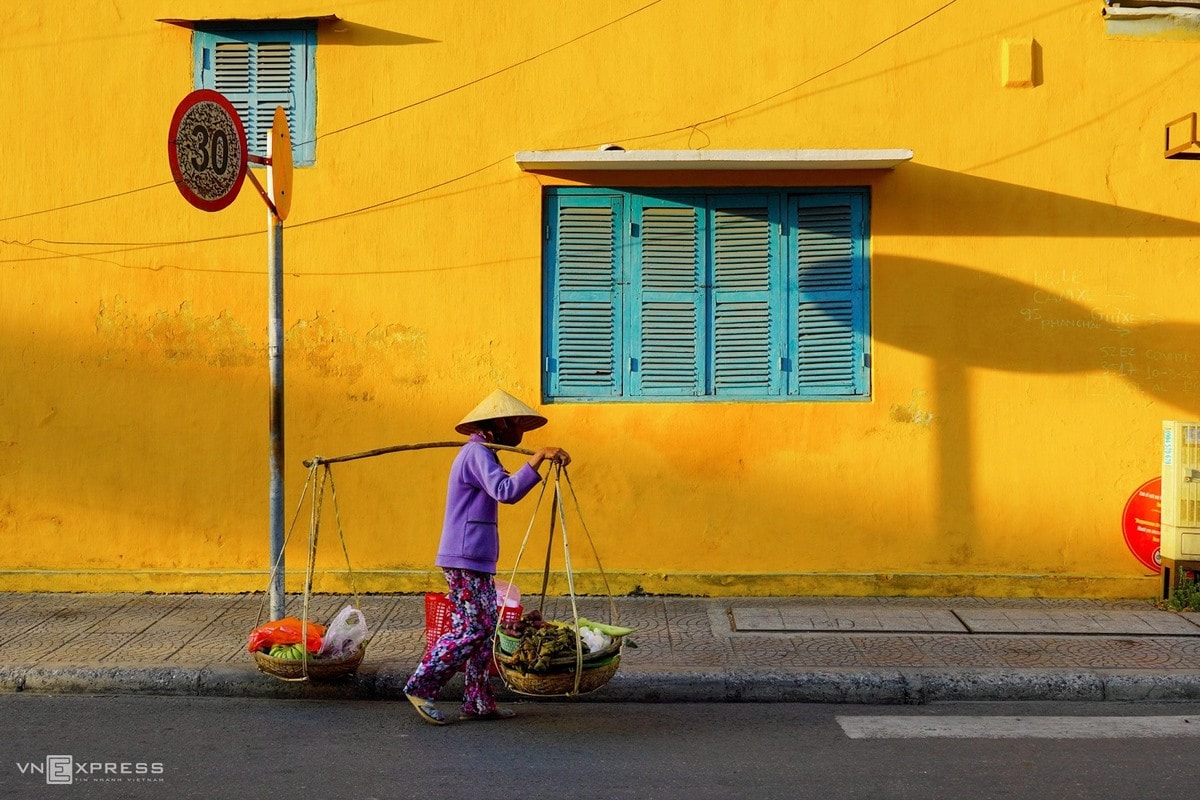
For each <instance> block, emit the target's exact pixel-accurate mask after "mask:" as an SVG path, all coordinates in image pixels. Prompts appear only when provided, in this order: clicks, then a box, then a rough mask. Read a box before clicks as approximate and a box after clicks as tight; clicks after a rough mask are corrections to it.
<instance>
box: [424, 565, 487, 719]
mask: <svg viewBox="0 0 1200 800" xmlns="http://www.w3.org/2000/svg"><path fill="white" fill-rule="evenodd" d="M444 571H445V573H446V583H447V584H448V585H449V587H450V602H451V604H453V606H454V611H453V612H452V613H451V615H450V630H449V631H447V632H446V633H444V634H442V636H441V638H439V639H438V640H437V642H435V643H434V645H433V647H432V648H430V650H429V652H428V653H426V654H425V658H423V659H422V660H421V664H420V665H419V666H418V667H417V670H416V672H414V673H413V674H412V677H411V678H409V679H408V683H407V684H406V685H405V687H404V693H405V694H409V695H412V696H413V697H419V698H421V699H423V700H436V699H437V696H438V692H440V691H441V689H442V687H443V686H445V685H446V684H447V683H448V682H449V680H450V678H451V677H453V676H454V673H455V672H457V671H458V670H459V669H462V668H463V665H464V664H465V665H466V681H465V682H466V687H467V688H466V693H465V695H464V697H463V704H462V712H463V713H464V714H490V713H491V712H492V711H494V710H495V709H496V697H495V695H494V694H493V693H492V685H491V683H490V682H489V680H488V664H489V662H490V661H491V658H492V635H493V634H494V633H495V631H496V617H497V615H498V613H499V611H498V610H497V608H496V584H495V583H494V582H493V578H492V576H491V575H490V574H488V573H486V572H475V571H474V570H469V569H446V570H444Z"/></svg>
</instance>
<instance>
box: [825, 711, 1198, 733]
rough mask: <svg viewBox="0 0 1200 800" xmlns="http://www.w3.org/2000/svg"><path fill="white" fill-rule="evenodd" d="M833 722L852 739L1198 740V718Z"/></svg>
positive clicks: (841, 718)
mask: <svg viewBox="0 0 1200 800" xmlns="http://www.w3.org/2000/svg"><path fill="white" fill-rule="evenodd" d="M837 722H838V725H840V726H841V727H842V731H843V732H844V733H845V734H846V736H848V737H849V738H851V739H1150V738H1158V737H1179V736H1200V716H1193V717H950V716H947V717H934V716H928V717H924V716H922V717H897V716H862V717H859V716H839V717H837Z"/></svg>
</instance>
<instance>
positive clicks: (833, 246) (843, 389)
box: [789, 194, 867, 396]
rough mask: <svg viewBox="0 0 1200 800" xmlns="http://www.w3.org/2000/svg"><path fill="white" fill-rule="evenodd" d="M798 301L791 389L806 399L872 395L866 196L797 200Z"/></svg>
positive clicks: (793, 210)
mask: <svg viewBox="0 0 1200 800" xmlns="http://www.w3.org/2000/svg"><path fill="white" fill-rule="evenodd" d="M789 217H790V218H791V221H792V222H793V224H794V227H793V228H792V237H793V238H792V241H793V242H794V247H793V248H792V250H791V252H790V253H789V255H790V256H791V258H790V262H791V272H792V276H794V287H795V297H796V301H795V303H794V305H793V307H794V308H795V317H794V325H795V327H794V328H792V331H791V336H790V337H789V338H790V339H791V340H792V341H794V342H795V350H794V354H793V356H792V360H793V361H794V363H795V369H794V371H793V376H792V382H791V386H790V390H791V391H792V393H794V394H798V395H801V396H828V395H842V396H844V395H863V394H865V393H866V367H865V343H866V336H865V332H866V319H867V317H866V303H865V302H864V300H863V297H864V289H865V280H866V265H865V257H864V254H863V218H864V215H863V198H862V196H861V195H853V194H839V195H804V196H799V197H796V198H793V199H792V202H791V204H790V210H789Z"/></svg>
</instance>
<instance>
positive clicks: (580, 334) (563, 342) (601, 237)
mask: <svg viewBox="0 0 1200 800" xmlns="http://www.w3.org/2000/svg"><path fill="white" fill-rule="evenodd" d="M622 207H623V203H622V198H621V197H620V196H617V195H550V196H548V198H547V209H546V218H547V222H548V224H549V230H548V238H547V243H546V254H545V265H546V277H545V284H544V285H545V286H546V287H548V292H547V300H548V301H549V303H548V308H547V316H548V321H549V326H548V327H549V337H548V341H547V343H546V360H545V365H544V366H545V374H546V377H547V381H546V385H547V392H546V393H547V396H548V397H558V398H571V397H612V396H615V395H619V394H620V393H621V386H622V383H621V368H620V367H621V363H622V360H623V359H622V347H621V338H620V331H621V325H620V320H621V314H620V293H619V286H618V276H619V275H620V274H621V258H620V255H621V247H620V230H621V223H622V220H623V213H622Z"/></svg>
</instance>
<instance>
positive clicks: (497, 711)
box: [458, 708, 517, 722]
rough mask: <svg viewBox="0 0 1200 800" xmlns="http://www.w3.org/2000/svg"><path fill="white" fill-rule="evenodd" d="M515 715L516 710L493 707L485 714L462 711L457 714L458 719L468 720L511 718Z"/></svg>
mask: <svg viewBox="0 0 1200 800" xmlns="http://www.w3.org/2000/svg"><path fill="white" fill-rule="evenodd" d="M516 715H517V712H515V711H513V710H512V709H511V708H494V709H492V710H491V711H489V712H488V713H486V714H468V713H467V712H465V711H464V712H463V713H461V714H459V715H458V718H459V720H461V721H463V722H470V721H474V720H480V721H482V720H489V719H512V718H513V717H515V716H516Z"/></svg>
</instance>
